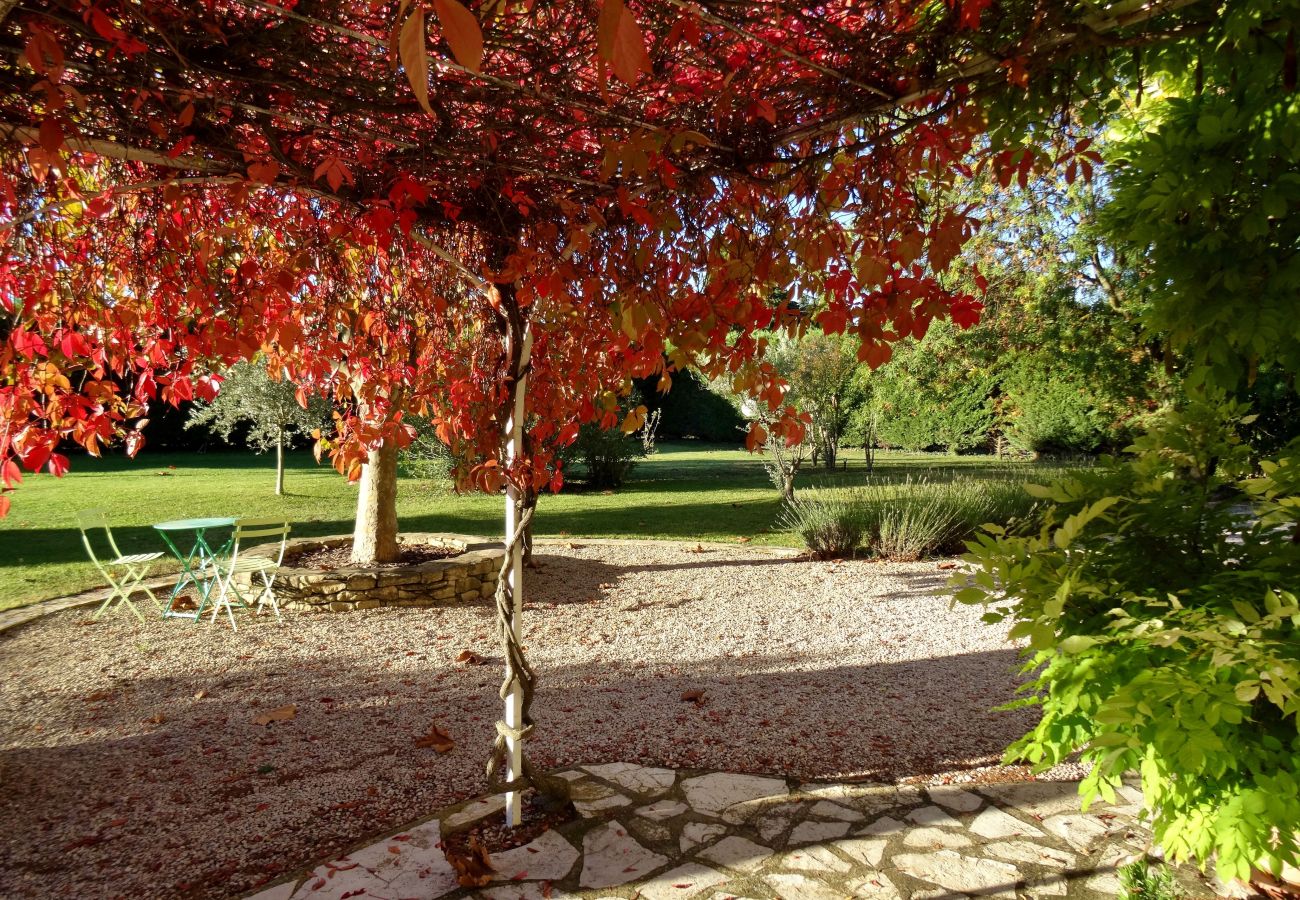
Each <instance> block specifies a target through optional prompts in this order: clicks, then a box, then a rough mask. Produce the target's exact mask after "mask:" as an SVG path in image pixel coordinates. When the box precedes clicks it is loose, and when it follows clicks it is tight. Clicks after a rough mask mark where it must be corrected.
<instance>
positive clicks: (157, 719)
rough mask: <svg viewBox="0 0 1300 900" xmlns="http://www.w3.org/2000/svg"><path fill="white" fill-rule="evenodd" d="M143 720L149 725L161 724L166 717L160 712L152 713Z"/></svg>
mask: <svg viewBox="0 0 1300 900" xmlns="http://www.w3.org/2000/svg"><path fill="white" fill-rule="evenodd" d="M145 721H146V722H148V723H149V724H151V725H161V724H162V723H163V722H166V721H167V717H166V716H164V715H163V714H162V713H154V714H153V715H152V716H150V717H149V718H147V719H145Z"/></svg>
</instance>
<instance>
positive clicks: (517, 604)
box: [506, 323, 533, 828]
mask: <svg viewBox="0 0 1300 900" xmlns="http://www.w3.org/2000/svg"><path fill="white" fill-rule="evenodd" d="M532 349H533V332H532V328H531V327H530V326H529V325H528V324H527V323H525V324H524V346H523V352H522V353H520V355H519V369H518V370H517V371H516V372H515V382H514V397H513V398H512V399H513V400H514V407H513V409H512V411H511V414H510V421H509V422H507V423H506V433H507V434H509V436H510V440H509V443H508V444H507V447H506V461H507V462H508V463H511V464H512V463H514V461H515V460H516V459H518V458H519V457H520V456H522V455H523V452H524V416H525V412H526V411H525V408H524V399H525V393H526V392H525V384H524V382H525V379H526V375H525V374H524V373H525V372H526V371H527V367H528V359H529V357H530V355H531V354H532ZM518 517H519V489H518V488H517V487H516V486H515V484H514V482H513V481H507V482H506V539H507V540H509V539H510V536H511V535H513V534H514V533H515V529H516V528H517V527H518V526H519V518H518ZM509 549H510V572H509V576H508V580H507V585H508V586H509V591H510V603H511V605H512V607H513V609H514V616H513V617H512V627H513V630H514V638H515V642H516V643H518V642H519V641H521V640H522V639H523V629H522V619H523V615H524V542H523V539H522V536H521V537H520V539H519V540H516V541H515V542H514V543H513V544H511V545H510V547H509ZM506 725H507V726H508V727H509V728H512V729H515V730H516V731H517V730H518V729H520V728H523V727H524V692H523V689H522V688H521V687H520V685H519V680H518V679H517V678H516V679H515V680H513V681H512V682H511V683H510V691H509V693H508V694H507V696H506ZM523 774H524V773H523V746H522V742H521V741H520V740H519V738H517V737H513V736H507V737H506V780H507V781H514V780H515V779H517V778H521V777H523ZM521 799H522V798H521V797H520V794H519V792H518V791H507V792H506V824H507V825H509V826H510V827H512V828H513V827H515V826H517V825H519V824H520V822H521V821H522V820H523V806H522V803H521V802H520V801H521Z"/></svg>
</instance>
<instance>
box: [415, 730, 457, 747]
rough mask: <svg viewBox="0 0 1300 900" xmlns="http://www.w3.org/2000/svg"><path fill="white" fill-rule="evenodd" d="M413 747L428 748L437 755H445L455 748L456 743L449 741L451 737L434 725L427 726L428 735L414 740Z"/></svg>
mask: <svg viewBox="0 0 1300 900" xmlns="http://www.w3.org/2000/svg"><path fill="white" fill-rule="evenodd" d="M415 746H417V747H420V748H422V749H423V748H429V749H433V750H437V751H438V752H439V753H446V752H447V751H448V750H451V749H453V748H454V747H455V746H456V742H455V741H453V740H452V739H451V735H449V734H447V732H445V731H443V730H442V729H441V728H439V727H438V726H437V725H436V724H435V725H430V726H429V733H428V734H426V735H424V736H423V737H418V738H416V739H415Z"/></svg>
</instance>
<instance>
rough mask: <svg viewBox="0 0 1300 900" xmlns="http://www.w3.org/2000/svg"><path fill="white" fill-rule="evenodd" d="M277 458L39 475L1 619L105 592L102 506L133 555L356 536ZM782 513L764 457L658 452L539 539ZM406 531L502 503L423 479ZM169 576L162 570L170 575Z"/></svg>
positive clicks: (451, 522) (989, 466) (318, 472)
mask: <svg viewBox="0 0 1300 900" xmlns="http://www.w3.org/2000/svg"><path fill="white" fill-rule="evenodd" d="M269 463H270V458H269V457H267V456H254V455H251V454H248V453H233V452H232V453H186V454H148V453H146V454H142V455H141V456H140V457H139V458H137V459H135V460H128V459H125V458H123V457H120V456H118V457H112V458H108V459H99V460H96V459H89V458H79V459H76V460H74V462H73V467H72V471H71V472H70V473H69V474H68V475H67V476H66V477H64V478H61V479H58V478H54V477H52V476H49V475H28V476H26V479H25V480H24V482H23V485H22V487H21V488H19V490H18V491H17V492H16V493H15V494H13V495H12V497H13V511H12V512H11V513H10V515H9V517H8V518H6V519H3V520H0V567H2V568H3V577H0V609H5V608H9V607H13V606H21V605H23V604H25V603H31V602H32V601H34V600H41V599H44V598H47V597H52V596H58V595H62V594H68V593H74V592H76V591H79V590H83V589H85V588H88V587H93V586H95V584H96V583H97V577H98V576H97V575H96V573H95V571H94V570H93V569H92V568H91V566H90V564H89V562H87V561H86V556H85V551H84V550H83V549H82V546H81V540H80V536H79V535H78V533H77V530H76V526H75V523H74V520H73V515H74V513H75V512H76V511H77V510H79V509H89V508H95V507H101V508H104V509H107V510H109V511H110V518H111V520H112V521H113V522H114V523H117V524H118V525H120V527H115V528H114V532H115V534H117V535H118V540H119V544H120V545H121V547H122V550H123V552H125V553H132V552H143V551H147V550H161V549H164V548H163V545H162V543H161V541H160V540H159V538H158V536H157V533H156V532H154V531H153V530H152V529H151V528H150V527H149V525H150V523H153V522H160V521H163V520H165V519H177V518H188V517H191V516H202V515H230V516H255V515H256V516H263V515H277V516H278V515H283V516H285V517H286V518H287V519H289V520H291V521H292V522H293V523H294V532H295V534H296V535H299V536H303V535H323V534H341V533H348V532H350V531H351V530H352V522H351V517H352V512H353V508H354V504H355V502H356V488H355V487H354V486H351V485H349V484H347V483H346V482H345V481H344V480H343V479H342V478H341V477H340V476H338V475H337V474H336V473H335V472H334V470H333V469H331V468H329V467H328V466H318V465H316V463H315V461H314V460H313V459H312V457H311V454H309V453H306V452H303V453H294V454H291V455H290V456H289V463H288V472H287V473H286V476H285V486H286V490H287V491H288V493H287V494H286V495H285V496H282V497H276V496H275V495H274V494H273V493H272V484H273V477H274V472H273V470H272V468H271V467H270V465H269ZM1000 466H1001V464H1000V463H997V462H996V461H994V460H992V459H991V458H989V457H977V456H963V457H949V456H938V455H926V454H901V453H887V454H881V455H880V456H879V458H878V462H877V472H878V473H879V474H881V475H886V476H894V477H899V476H902V475H906V474H913V475H916V474H921V473H922V472H923V471H925V470H927V469H937V470H940V472H936V473H935V474H940V473H942V474H943V475H946V474H947V473H949V472H950V471H954V470H957V471H963V472H970V473H971V474H973V475H978V474H981V473H987V472H989V471H991V470H993V469H995V468H998V467H1000ZM864 477H865V469H864V465H863V460H862V456H861V454H854V456H853V458H852V459H851V460H849V465H848V469H847V471H844V470H841V471H839V472H837V473H835V474H834V475H828V474H825V473H823V472H821V471H816V472H811V473H809V474H807V475H804V476H802V481H803V483H805V484H853V483H859V482H861V481H862V480H863V478H864ZM779 511H780V503H779V499H778V495H777V492H776V491H775V489H774V488H772V487H771V485H770V484H769V482H768V480H767V476H766V473H765V472H764V471H763V467H762V463H761V460H760V459H759V458H758V457H755V456H751V455H749V454H747V453H745V452H744V451H742V450H731V449H719V448H716V447H708V446H700V445H698V444H689V443H682V444H672V443H664V444H660V445H659V448H658V451H657V452H656V453H655V455H654V456H652V457H650V458H649V459H647V460H645V461H644V462H642V463H641V464H640V466H638V468H637V469H636V470H635V471H634V472H633V474H632V477H631V480H630V481H629V483H628V484H627V485H626V486H625V487H624V488H623V489H622V490H620V491H618V492H616V493H613V494H601V493H599V492H584V491H582V490H580V489H566V490H565V491H564V492H562V493H561V494H559V495H558V496H551V495H547V496H545V497H543V498H542V501H541V504H540V506H539V508H538V512H537V517H536V519H535V525H536V530H537V534H539V535H541V536H563V535H573V536H582V537H638V538H649V539H680V540H713V541H729V540H736V539H737V538H738V537H741V536H744V537H749V538H752V539H753V541H754V542H755V543H766V544H782V545H790V546H795V545H797V544H798V540H797V538H795V537H794V536H793V535H791V534H789V533H784V532H781V531H779V530H778V531H772V529H776V528H777V527H778V526H777V525H776V519H777V515H778V513H779ZM398 513H399V516H400V518H401V526H402V528H403V529H404V530H410V531H456V532H466V533H470V534H482V535H488V536H496V535H499V534H500V529H501V516H502V500H501V498H500V497H489V496H484V495H466V496H461V495H457V494H454V493H451V492H449V491H448V490H446V489H445V488H442V487H440V486H438V485H434V484H431V483H429V482H424V481H419V480H416V479H404V480H403V482H402V483H401V485H400V486H399V488H398ZM160 571H161V570H160Z"/></svg>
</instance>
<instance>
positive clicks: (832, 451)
mask: <svg viewBox="0 0 1300 900" xmlns="http://www.w3.org/2000/svg"><path fill="white" fill-rule="evenodd" d="M838 456H839V448H838V447H835V446H834V445H832V444H831V443H829V442H828V443H827V444H826V446H825V447H823V448H822V461H823V462H824V463H825V465H826V471H827V472H834V471H835V461H836V458H837V457H838Z"/></svg>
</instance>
